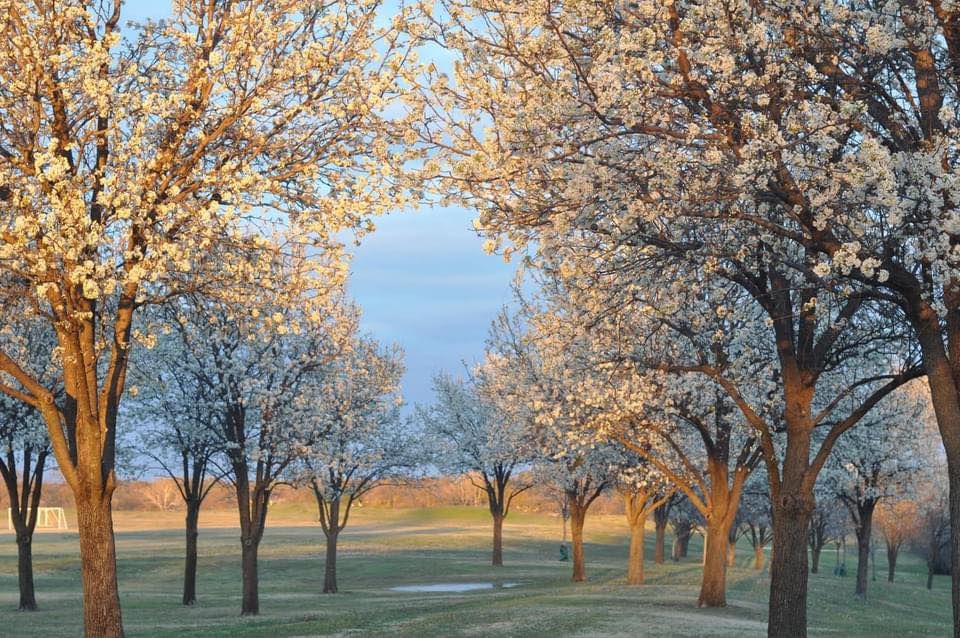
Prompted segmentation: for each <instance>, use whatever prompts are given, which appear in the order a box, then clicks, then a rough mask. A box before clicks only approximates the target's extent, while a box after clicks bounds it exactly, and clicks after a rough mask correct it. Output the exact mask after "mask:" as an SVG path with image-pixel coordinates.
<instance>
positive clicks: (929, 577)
mask: <svg viewBox="0 0 960 638" xmlns="http://www.w3.org/2000/svg"><path fill="white" fill-rule="evenodd" d="M927 589H933V565H927ZM954 635H956V634H954Z"/></svg>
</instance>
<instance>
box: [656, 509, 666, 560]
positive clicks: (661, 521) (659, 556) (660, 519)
mask: <svg viewBox="0 0 960 638" xmlns="http://www.w3.org/2000/svg"><path fill="white" fill-rule="evenodd" d="M660 509H663V506H661V508H660ZM654 524H655V526H656V540H655V541H654V544H653V562H654V563H656V564H657V565H662V564H663V562H664V545H665V543H666V540H667V518H666V517H664V516H656V512H654Z"/></svg>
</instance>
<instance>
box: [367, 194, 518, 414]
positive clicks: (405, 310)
mask: <svg viewBox="0 0 960 638" xmlns="http://www.w3.org/2000/svg"><path fill="white" fill-rule="evenodd" d="M471 219H472V214H471V213H469V212H468V211H465V210H463V209H426V210H423V211H421V212H416V213H406V214H395V215H390V216H388V217H385V218H383V219H381V220H379V222H378V224H377V226H378V228H377V231H376V232H375V233H374V234H372V235H370V236H369V237H367V238H365V239H364V241H363V243H362V244H361V246H360V247H358V248H356V249H354V250H353V255H354V258H353V263H352V265H351V277H350V293H351V295H352V296H353V298H354V299H355V300H356V301H357V302H358V303H359V304H360V305H361V306H362V307H363V313H364V315H363V326H364V328H365V329H366V330H368V331H370V332H372V333H373V334H374V335H375V336H376V337H377V338H379V339H381V340H383V341H396V342H397V343H399V344H400V345H401V346H403V348H404V349H405V350H406V356H407V376H406V379H405V381H404V390H405V395H406V398H407V400H408V401H409V402H411V403H414V402H420V403H425V402H429V401H431V399H432V393H431V390H430V382H431V377H432V375H433V374H434V373H435V372H437V371H439V370H441V369H445V370H451V371H452V370H456V369H458V368H460V366H461V362H462V361H468V362H472V361H476V360H479V359H480V357H481V356H482V355H483V346H484V340H485V339H486V335H487V329H488V327H489V325H490V322H491V321H492V320H493V319H494V318H495V316H496V314H497V312H499V310H500V308H501V307H502V306H503V305H504V304H506V303H509V302H510V299H511V293H510V283H511V281H512V279H513V273H514V266H513V265H511V264H505V263H504V262H503V260H502V259H500V258H498V257H492V256H488V255H486V254H484V253H483V251H482V250H481V243H482V242H481V240H480V239H479V238H478V237H477V236H476V233H475V232H474V231H473V229H472V225H471Z"/></svg>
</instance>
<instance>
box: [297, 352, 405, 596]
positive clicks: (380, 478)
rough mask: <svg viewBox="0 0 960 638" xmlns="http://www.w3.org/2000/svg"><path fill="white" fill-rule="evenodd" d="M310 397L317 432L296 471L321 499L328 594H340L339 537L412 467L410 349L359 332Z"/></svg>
mask: <svg viewBox="0 0 960 638" xmlns="http://www.w3.org/2000/svg"><path fill="white" fill-rule="evenodd" d="M350 341H351V343H350V344H349V345H348V347H347V348H346V351H345V353H344V354H343V355H342V356H340V357H338V358H337V359H336V360H334V361H333V362H332V365H331V366H329V368H328V369H327V370H325V372H324V374H323V378H322V379H321V380H320V382H319V383H318V384H317V385H316V386H314V387H313V388H312V389H311V392H310V393H309V394H308V395H306V396H305V397H304V398H305V399H306V401H307V402H308V406H306V410H305V412H304V417H305V419H306V420H307V421H308V422H309V423H310V426H309V427H311V428H312V429H313V430H314V431H315V433H316V435H315V436H314V437H310V438H309V439H308V440H306V441H305V445H304V446H303V448H302V449H301V450H300V454H299V455H298V458H297V460H296V461H295V463H294V465H293V466H292V472H291V473H292V475H293V476H294V478H295V480H297V481H298V482H301V483H303V484H306V485H309V486H310V489H311V490H312V491H313V495H314V496H315V497H316V500H317V510H318V514H319V520H320V526H321V529H322V530H323V534H324V537H325V539H326V560H325V563H324V578H323V593H325V594H333V593H336V591H337V540H338V538H339V535H340V532H342V531H343V529H344V528H345V527H346V526H347V523H348V521H349V518H350V510H351V508H352V507H353V506H354V504H355V503H357V502H358V501H359V499H360V498H362V497H363V495H365V494H367V493H368V492H369V491H370V490H372V489H375V488H376V487H377V486H378V485H381V484H382V483H383V482H384V481H385V480H387V479H389V478H391V477H396V476H398V475H399V474H400V473H401V472H404V471H408V470H411V469H412V468H413V466H414V465H415V464H416V463H417V462H420V461H422V459H419V458H416V459H415V458H414V457H415V453H414V450H415V449H416V448H417V443H416V442H415V441H414V438H413V436H412V432H410V428H409V425H410V424H409V423H405V422H404V421H403V420H402V419H401V418H400V411H399V410H400V403H401V396H400V379H401V377H402V376H403V369H404V368H403V352H402V351H401V350H400V349H399V348H397V347H395V346H394V347H391V348H384V347H382V346H381V345H380V344H378V343H377V342H376V341H374V340H373V339H370V338H368V337H361V336H356V335H353V336H352V338H351V339H350Z"/></svg>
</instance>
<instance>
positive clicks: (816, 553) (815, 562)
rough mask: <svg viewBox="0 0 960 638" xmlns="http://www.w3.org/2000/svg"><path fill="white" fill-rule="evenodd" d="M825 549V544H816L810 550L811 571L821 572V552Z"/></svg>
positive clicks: (813, 572) (814, 572) (812, 572)
mask: <svg viewBox="0 0 960 638" xmlns="http://www.w3.org/2000/svg"><path fill="white" fill-rule="evenodd" d="M822 551H823V545H820V544H816V545H814V546H813V548H812V549H811V550H810V573H811V574H818V573H820V553H821V552H822Z"/></svg>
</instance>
